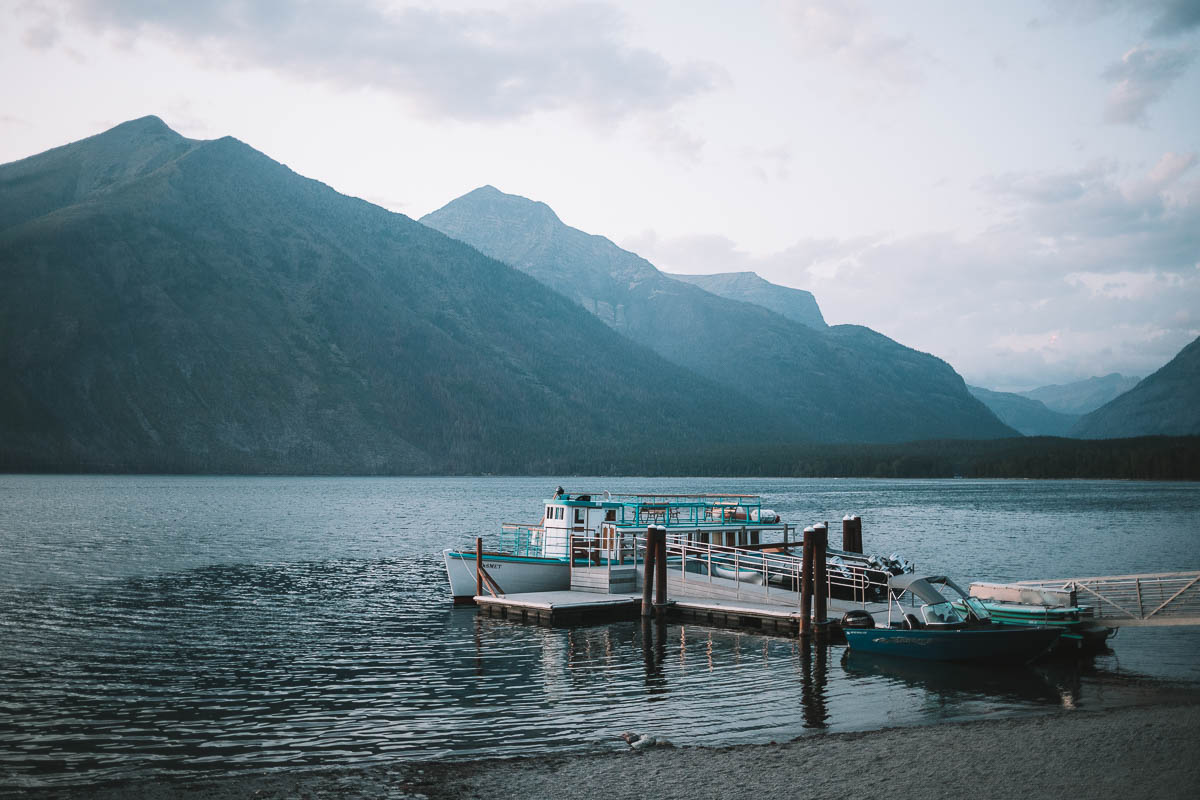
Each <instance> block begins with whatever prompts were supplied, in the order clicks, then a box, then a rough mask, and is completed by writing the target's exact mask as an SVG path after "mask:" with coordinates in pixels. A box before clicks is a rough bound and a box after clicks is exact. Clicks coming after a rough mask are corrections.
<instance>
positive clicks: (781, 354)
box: [421, 187, 1015, 442]
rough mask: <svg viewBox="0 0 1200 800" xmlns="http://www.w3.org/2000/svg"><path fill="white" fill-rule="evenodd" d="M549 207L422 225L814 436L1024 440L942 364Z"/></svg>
mask: <svg viewBox="0 0 1200 800" xmlns="http://www.w3.org/2000/svg"><path fill="white" fill-rule="evenodd" d="M547 208H548V206H545V204H539V203H536V202H535V201H532V200H528V199H526V198H523V197H519V196H516V195H508V194H505V193H503V192H501V191H500V190H498V189H495V187H480V188H479V189H475V190H473V191H471V192H468V193H467V194H465V195H463V196H462V197H460V198H458V199H456V200H453V201H451V202H450V203H448V204H447V205H446V206H443V207H442V208H441V209H438V210H437V211H434V212H432V213H430V214H427V215H426V216H424V217H422V218H421V222H422V223H423V224H426V225H429V226H431V227H433V228H435V229H437V230H440V231H441V232H443V233H446V234H447V235H449V236H452V237H454V238H458V239H461V240H463V241H465V242H466V243H468V244H470V245H472V246H474V247H476V248H478V249H479V250H480V251H481V252H483V253H485V254H487V255H489V256H492V257H494V258H497V259H498V260H500V261H503V262H505V263H508V264H510V265H512V266H514V267H516V268H517V269H520V270H522V271H525V272H527V273H528V274H530V275H532V276H533V277H535V278H537V279H538V280H540V281H542V282H543V283H545V284H546V285H547V286H550V287H551V288H553V289H555V290H556V291H559V292H561V293H562V294H564V295H565V296H567V297H569V298H571V299H572V300H574V301H575V302H577V303H579V304H580V305H582V306H583V307H584V308H586V309H588V310H589V311H591V312H592V313H593V314H595V315H596V316H597V317H599V318H600V319H602V320H604V321H605V322H606V323H607V324H608V325H610V326H611V327H613V328H614V329H616V330H618V331H620V332H621V333H623V334H625V335H626V336H628V337H629V338H631V339H633V340H634V341H636V342H638V343H640V344H643V345H645V346H647V347H649V348H650V349H652V350H654V351H655V352H656V353H659V354H660V355H662V356H664V357H665V358H667V359H668V360H669V361H672V362H674V363H676V364H680V365H682V366H684V367H687V368H689V369H692V370H694V371H696V372H698V373H699V374H701V375H703V376H705V377H706V378H708V379H710V380H714V381H716V382H718V383H723V384H724V385H725V386H727V387H729V388H730V389H731V390H733V391H735V392H737V393H738V394H739V395H740V396H742V397H745V398H753V399H756V400H759V401H761V402H762V403H763V404H764V405H766V406H767V407H769V408H772V409H774V410H775V411H777V412H778V413H781V414H784V415H788V416H789V417H790V418H791V419H793V420H794V421H795V422H796V424H797V425H799V426H801V430H802V431H803V433H804V434H805V435H806V436H808V437H811V438H814V439H821V440H827V441H885V442H886V441H903V440H912V439H928V438H976V437H983V438H986V437H1004V436H1012V435H1014V434H1015V431H1013V430H1012V429H1011V428H1009V427H1008V426H1006V425H1004V424H1003V423H1002V422H1000V420H999V419H997V418H996V417H995V416H994V415H993V414H992V413H991V412H990V411H989V410H988V409H987V408H986V406H984V405H983V404H982V403H980V402H979V401H978V400H976V399H975V398H973V397H971V396H970V394H969V393H968V392H967V390H966V384H965V382H963V380H962V378H961V376H959V375H958V374H957V373H956V372H954V370H953V369H952V368H951V367H950V366H949V365H948V364H946V363H945V362H944V361H942V360H941V359H938V358H936V357H934V356H931V355H929V354H926V353H919V352H918V351H915V350H911V349H910V348H906V347H903V346H902V345H899V344H898V343H896V342H893V341H892V340H890V339H887V338H886V337H883V336H882V335H880V334H875V333H874V332H871V335H867V334H866V333H864V331H866V330H868V329H859V328H856V327H855V326H848V327H847V326H835V327H834V328H830V329H828V330H825V331H817V330H814V329H813V328H810V327H809V326H807V325H803V324H801V323H798V322H795V321H793V320H791V319H787V318H786V317H783V316H781V315H779V314H777V313H775V312H773V311H771V310H769V309H766V308H763V307H762V306H760V305H758V304H755V303H748V302H743V301H737V300H729V299H726V298H722V297H718V296H717V295H714V294H712V293H710V292H707V291H705V290H703V289H702V288H700V287H698V286H695V285H692V284H691V283H688V282H686V281H680V280H676V279H674V278H673V277H672V276H670V275H667V274H665V273H662V272H660V271H659V270H657V269H656V268H655V267H654V266H653V264H651V263H650V262H649V261H647V260H646V259H644V258H642V257H641V256H638V255H637V254H635V253H631V252H629V251H626V250H623V249H621V248H619V247H618V246H617V245H615V244H613V243H612V242H611V241H609V240H608V239H606V238H604V237H603V236H598V235H594V234H589V233H586V232H584V231H581V230H578V229H575V228H571V227H569V226H567V225H564V224H562V223H561V221H559V220H558V218H557V216H556V215H555V216H553V219H551V218H550V217H549V216H547V215H546V214H545V211H544V210H543V209H547ZM555 223H557V224H555ZM842 328H844V329H842ZM839 329H841V330H839ZM863 357H867V358H868V361H867V362H866V363H864V362H863V360H862V359H863Z"/></svg>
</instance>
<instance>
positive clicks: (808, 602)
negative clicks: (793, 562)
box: [800, 526, 813, 636]
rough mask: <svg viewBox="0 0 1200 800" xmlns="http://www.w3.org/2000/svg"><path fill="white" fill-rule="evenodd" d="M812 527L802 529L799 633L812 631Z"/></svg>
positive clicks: (805, 633)
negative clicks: (802, 548)
mask: <svg viewBox="0 0 1200 800" xmlns="http://www.w3.org/2000/svg"><path fill="white" fill-rule="evenodd" d="M812 591H813V529H812V527H811V526H809V527H807V528H805V529H804V550H803V558H801V560H800V635H801V636H808V635H809V634H811V633H812Z"/></svg>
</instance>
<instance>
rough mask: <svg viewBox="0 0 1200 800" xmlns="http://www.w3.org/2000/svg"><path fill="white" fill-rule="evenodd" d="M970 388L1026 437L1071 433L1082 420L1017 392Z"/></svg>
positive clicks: (1075, 415)
mask: <svg viewBox="0 0 1200 800" xmlns="http://www.w3.org/2000/svg"><path fill="white" fill-rule="evenodd" d="M967 388H968V389H969V390H970V392H971V394H973V395H974V396H975V397H977V398H979V399H980V400H981V401H982V402H983V404H984V405H986V406H987V407H988V408H990V409H991V410H992V411H993V412H994V413H995V414H996V416H998V417H999V418H1000V419H1001V420H1002V421H1003V422H1004V424H1005V425H1009V426H1010V427H1013V428H1015V429H1017V431H1019V432H1020V433H1021V434H1023V435H1025V436H1067V435H1069V434H1070V432H1071V428H1073V427H1074V426H1075V423H1076V422H1078V421H1079V415H1078V414H1063V413H1061V412H1058V411H1051V410H1050V409H1049V408H1046V406H1045V404H1044V403H1042V402H1040V401H1038V400H1032V399H1030V398H1028V397H1024V396H1022V395H1019V394H1014V393H1013V392H994V391H992V390H991V389H984V388H981V387H979V386H968V387H967Z"/></svg>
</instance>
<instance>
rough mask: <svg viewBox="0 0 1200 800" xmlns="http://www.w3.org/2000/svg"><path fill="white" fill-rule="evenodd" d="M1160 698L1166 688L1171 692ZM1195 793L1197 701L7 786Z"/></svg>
mask: <svg viewBox="0 0 1200 800" xmlns="http://www.w3.org/2000/svg"><path fill="white" fill-rule="evenodd" d="M1164 700H1165V698H1164ZM864 792H871V793H879V792H888V793H892V794H898V795H899V796H902V797H903V796H910V795H915V794H916V793H918V792H922V793H931V794H937V795H941V796H949V797H966V796H968V794H970V795H972V796H976V797H984V798H991V797H1018V796H1026V797H1042V796H1047V795H1050V796H1053V795H1055V794H1064V793H1070V794H1071V795H1072V796H1078V797H1092V796H1098V797H1116V796H1120V797H1121V799H1122V800H1133V799H1134V798H1156V799H1161V798H1171V797H1191V796H1196V795H1198V794H1200V702H1197V700H1196V698H1195V696H1194V695H1192V694H1191V693H1190V692H1184V693H1182V695H1181V696H1180V697H1178V698H1176V702H1175V703H1169V702H1164V703H1159V704H1153V705H1139V706H1123V707H1117V708H1108V709H1103V710H1096V711H1089V710H1061V711H1053V712H1050V713H1046V714H1038V715H1032V716H1016V717H1002V718H998V719H983V720H969V721H962V722H944V723H940V724H937V725H925V726H915V727H899V728H884V729H880V730H873V731H856V732H844V733H827V734H815V735H809V736H803V737H799V738H796V739H793V740H792V741H789V742H784V743H771V744H741V745H730V746H725V747H703V746H685V747H653V748H650V749H647V750H644V751H641V752H634V751H612V750H603V751H600V752H596V753H572V754H563V755H549V756H521V757H518V758H505V759H481V760H473V761H427V762H394V763H391V764H383V765H376V766H370V767H338V768H318V769H313V770H280V771H278V772H270V773H254V774H251V775H245V776H230V777H222V778H216V779H199V780H197V779H194V778H192V779H187V780H183V779H173V778H169V777H168V778H147V779H140V780H131V781H120V782H115V783H105V784H96V785H90V786H77V787H53V788H38V789H25V790H21V789H17V790H15V793H14V792H13V790H12V789H8V790H4V791H0V796H16V797H33V798H75V797H89V798H97V799H98V800H105V799H106V798H114V799H115V798H146V799H147V800H158V798H176V797H182V798H194V799H195V800H231V799H232V798H259V799H260V800H271V799H273V798H279V799H280V800H282V799H283V798H294V797H305V798H313V799H314V800H320V799H321V798H342V797H364V798H365V797H388V798H414V799H415V798H427V799H428V800H450V799H451V798H476V797H477V798H503V797H514V798H522V799H523V800H532V799H533V798H561V797H572V798H595V799H596V800H600V799H601V798H603V800H625V799H626V798H628V799H629V800H634V798H652V799H653V800H704V798H713V799H714V800H716V798H726V797H729V796H732V795H733V794H735V793H737V794H739V795H741V794H750V795H760V796H764V797H785V796H795V797H803V798H814V797H817V798H823V797H830V798H845V797H854V796H863V793H864Z"/></svg>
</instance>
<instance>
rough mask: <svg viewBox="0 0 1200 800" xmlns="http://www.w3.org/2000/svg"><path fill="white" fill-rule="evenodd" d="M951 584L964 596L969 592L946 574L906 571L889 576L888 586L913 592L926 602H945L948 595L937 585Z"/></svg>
mask: <svg viewBox="0 0 1200 800" xmlns="http://www.w3.org/2000/svg"><path fill="white" fill-rule="evenodd" d="M939 585H941V586H949V587H950V588H951V589H954V590H955V591H956V592H958V593H959V594H961V595H962V596H963V597H966V596H967V593H966V592H964V591H963V590H962V587H960V586H959V585H958V584H957V583H955V582H954V581H952V580H950V579H949V578H947V577H946V576H945V575H918V574H915V573H906V574H903V575H893V576H892V577H890V578H888V588H889V589H891V590H893V591H899V592H911V593H912V594H914V595H916V596H917V597H919V598H921V599H922V600H924V601H925V602H926V603H944V602H946V597H945V595H943V594H942V593H941V592H939V591H938V589H937V587H938V586H939Z"/></svg>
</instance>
